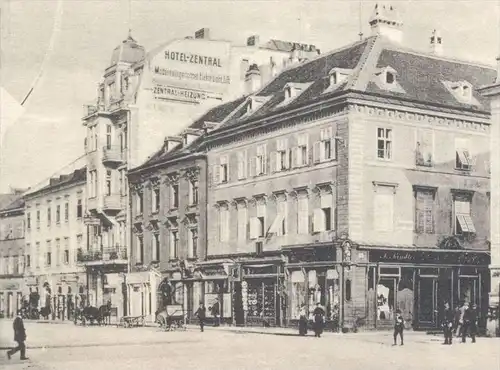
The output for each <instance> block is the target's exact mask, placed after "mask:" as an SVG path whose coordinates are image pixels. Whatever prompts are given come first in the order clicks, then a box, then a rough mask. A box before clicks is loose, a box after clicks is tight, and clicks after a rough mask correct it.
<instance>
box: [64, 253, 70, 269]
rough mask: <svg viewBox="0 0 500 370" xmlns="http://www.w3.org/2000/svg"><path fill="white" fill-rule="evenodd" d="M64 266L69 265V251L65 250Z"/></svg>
mask: <svg viewBox="0 0 500 370" xmlns="http://www.w3.org/2000/svg"><path fill="white" fill-rule="evenodd" d="M64 264H65V265H67V264H69V250H67V249H65V250H64Z"/></svg>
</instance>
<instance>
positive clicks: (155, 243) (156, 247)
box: [151, 233, 160, 261]
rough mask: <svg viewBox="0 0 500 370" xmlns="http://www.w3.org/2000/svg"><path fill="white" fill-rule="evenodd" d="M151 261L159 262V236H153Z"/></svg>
mask: <svg viewBox="0 0 500 370" xmlns="http://www.w3.org/2000/svg"><path fill="white" fill-rule="evenodd" d="M151 254H152V256H153V261H159V260H160V234H156V233H155V234H153V240H152V251H151Z"/></svg>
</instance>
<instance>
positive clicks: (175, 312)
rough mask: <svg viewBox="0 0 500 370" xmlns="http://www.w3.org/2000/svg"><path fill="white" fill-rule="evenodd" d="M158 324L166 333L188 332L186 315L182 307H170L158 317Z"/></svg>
mask: <svg viewBox="0 0 500 370" xmlns="http://www.w3.org/2000/svg"><path fill="white" fill-rule="evenodd" d="M156 322H157V323H158V324H160V328H162V329H164V330H165V331H173V330H186V313H185V311H184V307H183V306H182V305H180V304H179V305H168V306H166V307H165V309H164V310H163V311H161V312H159V313H158V314H157V315H156Z"/></svg>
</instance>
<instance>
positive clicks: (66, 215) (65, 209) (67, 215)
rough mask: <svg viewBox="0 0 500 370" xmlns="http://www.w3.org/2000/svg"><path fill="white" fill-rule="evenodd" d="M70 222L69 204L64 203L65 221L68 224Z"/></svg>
mask: <svg viewBox="0 0 500 370" xmlns="http://www.w3.org/2000/svg"><path fill="white" fill-rule="evenodd" d="M68 220H69V203H68V202H66V203H64V221H66V222H68Z"/></svg>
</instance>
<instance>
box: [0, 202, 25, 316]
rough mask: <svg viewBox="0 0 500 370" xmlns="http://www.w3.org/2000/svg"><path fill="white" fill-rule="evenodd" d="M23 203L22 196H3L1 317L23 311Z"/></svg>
mask: <svg viewBox="0 0 500 370" xmlns="http://www.w3.org/2000/svg"><path fill="white" fill-rule="evenodd" d="M24 259H25V256H24V200H23V198H22V195H21V194H19V193H14V194H1V195H0V315H2V316H4V317H13V316H15V315H16V313H17V311H18V310H19V309H20V308H21V304H22V296H23V288H24V281H23V272H24Z"/></svg>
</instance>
